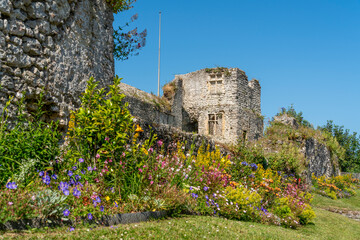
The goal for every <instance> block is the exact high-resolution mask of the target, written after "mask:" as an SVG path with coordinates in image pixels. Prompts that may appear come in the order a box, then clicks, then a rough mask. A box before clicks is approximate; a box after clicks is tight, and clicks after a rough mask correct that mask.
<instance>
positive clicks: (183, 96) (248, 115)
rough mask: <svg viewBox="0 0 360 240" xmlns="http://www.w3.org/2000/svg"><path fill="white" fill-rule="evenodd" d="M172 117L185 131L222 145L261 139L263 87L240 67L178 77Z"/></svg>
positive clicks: (174, 84)
mask: <svg viewBox="0 0 360 240" xmlns="http://www.w3.org/2000/svg"><path fill="white" fill-rule="evenodd" d="M171 84H173V86H174V88H175V91H174V92H175V94H174V95H173V99H172V114H173V115H174V116H175V119H176V126H177V127H178V128H181V129H182V130H184V131H189V132H196V133H199V134H201V135H207V136H210V137H211V138H213V139H214V140H216V141H218V142H222V143H236V142H237V140H239V139H244V140H245V139H246V140H254V139H257V138H259V137H260V136H262V132H263V119H262V116H261V107H260V103H261V101H260V95H261V87H260V84H259V82H258V81H257V80H255V79H254V80H251V81H250V82H249V81H248V79H247V76H246V74H245V72H243V71H241V70H240V69H238V68H229V69H227V68H213V69H203V70H199V71H196V72H192V73H188V74H183V75H176V76H175V79H174V81H173V83H171Z"/></svg>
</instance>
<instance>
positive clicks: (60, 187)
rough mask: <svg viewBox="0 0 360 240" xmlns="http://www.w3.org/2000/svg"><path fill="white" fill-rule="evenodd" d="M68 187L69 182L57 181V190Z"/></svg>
mask: <svg viewBox="0 0 360 240" xmlns="http://www.w3.org/2000/svg"><path fill="white" fill-rule="evenodd" d="M68 188H69V184H68V183H67V182H60V183H59V190H61V191H63V190H65V189H68Z"/></svg>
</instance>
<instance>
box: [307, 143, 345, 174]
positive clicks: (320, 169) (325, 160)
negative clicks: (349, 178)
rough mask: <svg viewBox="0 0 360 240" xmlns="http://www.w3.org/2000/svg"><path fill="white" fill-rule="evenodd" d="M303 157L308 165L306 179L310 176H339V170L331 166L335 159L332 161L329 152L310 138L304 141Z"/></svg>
mask: <svg viewBox="0 0 360 240" xmlns="http://www.w3.org/2000/svg"><path fill="white" fill-rule="evenodd" d="M304 152H305V157H306V160H307V163H308V177H309V179H311V176H312V174H315V176H316V177H320V176H323V175H325V176H326V177H331V176H338V175H340V172H339V169H337V168H336V166H335V165H334V164H333V162H337V159H332V157H333V156H332V154H331V152H330V150H329V149H328V148H327V147H326V146H325V145H324V144H322V143H319V142H318V141H317V140H316V139H314V138H310V139H307V140H306V141H305V151H304Z"/></svg>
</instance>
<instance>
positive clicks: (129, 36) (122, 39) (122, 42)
mask: <svg viewBox="0 0 360 240" xmlns="http://www.w3.org/2000/svg"><path fill="white" fill-rule="evenodd" d="M137 18H138V14H135V15H133V16H132V17H131V19H130V21H129V22H127V23H126V24H125V25H124V26H122V27H119V28H118V29H117V30H115V31H114V35H113V37H114V58H115V59H116V60H121V61H124V60H127V59H128V58H129V57H130V56H136V55H138V54H139V50H140V49H141V48H143V47H144V46H145V43H146V36H147V31H146V29H145V30H143V31H142V32H138V29H137V28H134V29H132V30H129V31H125V29H126V28H127V27H128V26H129V24H130V23H131V22H134V21H135V20H136V19H137Z"/></svg>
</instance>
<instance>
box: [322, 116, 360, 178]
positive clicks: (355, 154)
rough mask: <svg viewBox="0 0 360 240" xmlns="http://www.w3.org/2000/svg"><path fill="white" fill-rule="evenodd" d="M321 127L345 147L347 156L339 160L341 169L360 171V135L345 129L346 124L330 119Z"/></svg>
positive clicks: (344, 170)
mask: <svg viewBox="0 0 360 240" xmlns="http://www.w3.org/2000/svg"><path fill="white" fill-rule="evenodd" d="M319 129H320V130H322V131H327V132H329V133H330V134H331V135H332V136H334V137H335V138H336V140H337V141H338V142H339V144H340V145H341V146H342V147H343V148H344V149H345V151H346V152H345V158H344V159H343V160H341V161H340V162H339V164H340V168H341V171H343V172H360V137H359V136H357V133H356V132H353V133H350V130H349V129H344V126H339V125H336V124H334V122H333V121H330V120H328V121H327V123H326V125H324V126H322V127H319Z"/></svg>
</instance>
